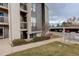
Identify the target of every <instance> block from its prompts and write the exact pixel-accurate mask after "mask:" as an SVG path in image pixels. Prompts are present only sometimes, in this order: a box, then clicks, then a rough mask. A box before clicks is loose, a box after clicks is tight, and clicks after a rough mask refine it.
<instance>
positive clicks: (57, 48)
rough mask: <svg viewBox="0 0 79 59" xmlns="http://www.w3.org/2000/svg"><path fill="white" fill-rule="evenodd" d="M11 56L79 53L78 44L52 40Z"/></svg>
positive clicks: (69, 54) (71, 54) (70, 54)
mask: <svg viewBox="0 0 79 59" xmlns="http://www.w3.org/2000/svg"><path fill="white" fill-rule="evenodd" d="M10 55H11V56H73V55H74V56H75V55H79V45H78V44H72V45H67V44H64V43H60V42H53V43H50V44H47V45H44V46H40V47H36V48H31V49H28V50H24V51H20V52H16V53H13V54H10Z"/></svg>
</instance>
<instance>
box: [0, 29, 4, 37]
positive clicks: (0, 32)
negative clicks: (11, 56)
mask: <svg viewBox="0 0 79 59" xmlns="http://www.w3.org/2000/svg"><path fill="white" fill-rule="evenodd" d="M3 32H4V31H3V28H0V38H3V37H4V34H3Z"/></svg>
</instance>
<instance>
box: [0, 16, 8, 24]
mask: <svg viewBox="0 0 79 59" xmlns="http://www.w3.org/2000/svg"><path fill="white" fill-rule="evenodd" d="M0 25H8V17H4V16H0Z"/></svg>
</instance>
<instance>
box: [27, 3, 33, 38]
mask: <svg viewBox="0 0 79 59" xmlns="http://www.w3.org/2000/svg"><path fill="white" fill-rule="evenodd" d="M27 26H28V27H27V28H28V31H27V33H28V39H29V38H30V34H31V32H32V27H31V26H32V23H31V4H30V3H28V4H27Z"/></svg>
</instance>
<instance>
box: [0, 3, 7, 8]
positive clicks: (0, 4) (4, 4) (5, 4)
mask: <svg viewBox="0 0 79 59" xmlns="http://www.w3.org/2000/svg"><path fill="white" fill-rule="evenodd" d="M0 6H3V7H7V8H8V3H0Z"/></svg>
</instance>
